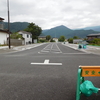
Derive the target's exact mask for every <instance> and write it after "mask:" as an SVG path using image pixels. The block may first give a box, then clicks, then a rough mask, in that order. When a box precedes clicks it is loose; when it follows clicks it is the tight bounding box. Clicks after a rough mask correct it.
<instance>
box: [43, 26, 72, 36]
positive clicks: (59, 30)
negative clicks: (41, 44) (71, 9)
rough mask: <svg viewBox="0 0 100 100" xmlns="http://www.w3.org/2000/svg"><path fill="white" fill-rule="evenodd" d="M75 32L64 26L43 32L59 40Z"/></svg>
mask: <svg viewBox="0 0 100 100" xmlns="http://www.w3.org/2000/svg"><path fill="white" fill-rule="evenodd" d="M72 31H73V30H71V29H69V28H67V27H66V26H64V25H61V26H57V27H54V28H51V29H49V30H47V31H43V34H44V35H51V36H52V37H56V38H59V37H60V36H61V35H63V36H66V35H67V34H69V33H71V32H72Z"/></svg>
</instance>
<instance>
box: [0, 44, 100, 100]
mask: <svg viewBox="0 0 100 100" xmlns="http://www.w3.org/2000/svg"><path fill="white" fill-rule="evenodd" d="M79 65H100V56H99V55H95V54H90V53H85V52H81V51H78V50H74V49H71V48H69V47H67V46H64V45H62V44H61V43H47V44H44V45H41V46H38V47H36V48H33V49H28V50H25V51H20V52H13V53H8V54H7V53H6V54H0V100H75V98H76V82H77V70H78V67H79ZM85 79H86V80H87V79H88V80H90V81H92V82H93V83H94V85H95V86H96V87H100V84H99V83H100V77H88V78H85ZM99 99H100V94H97V95H95V94H93V95H92V96H91V97H88V98H87V97H85V96H84V95H82V96H81V100H99Z"/></svg>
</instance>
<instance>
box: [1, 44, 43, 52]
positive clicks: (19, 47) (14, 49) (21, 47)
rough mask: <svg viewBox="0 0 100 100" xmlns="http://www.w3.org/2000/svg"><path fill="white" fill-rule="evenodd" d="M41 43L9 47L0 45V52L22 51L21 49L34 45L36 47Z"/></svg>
mask: <svg viewBox="0 0 100 100" xmlns="http://www.w3.org/2000/svg"><path fill="white" fill-rule="evenodd" d="M43 44H44V43H37V44H30V45H23V46H11V49H9V47H8V46H0V54H3V53H9V52H17V51H23V50H27V49H31V48H34V47H37V46H40V45H43Z"/></svg>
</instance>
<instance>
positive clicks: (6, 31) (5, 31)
mask: <svg viewBox="0 0 100 100" xmlns="http://www.w3.org/2000/svg"><path fill="white" fill-rule="evenodd" d="M0 32H4V33H8V30H1V29H0Z"/></svg>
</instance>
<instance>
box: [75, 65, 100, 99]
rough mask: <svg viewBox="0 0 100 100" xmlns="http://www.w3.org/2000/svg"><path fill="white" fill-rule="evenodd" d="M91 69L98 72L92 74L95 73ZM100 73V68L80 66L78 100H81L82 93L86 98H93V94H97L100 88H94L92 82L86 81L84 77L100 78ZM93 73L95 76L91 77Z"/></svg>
mask: <svg viewBox="0 0 100 100" xmlns="http://www.w3.org/2000/svg"><path fill="white" fill-rule="evenodd" d="M95 68H96V69H95ZM91 69H94V70H95V71H96V72H95V73H92V72H93V71H92V70H91ZM87 72H88V73H87ZM99 72H100V66H95V67H94V66H79V69H78V74H77V90H76V100H80V97H81V94H82V93H83V94H84V95H86V96H91V95H92V94H93V93H97V92H98V91H99V90H100V89H99V88H96V87H94V85H93V83H92V82H91V81H88V80H86V81H85V80H84V77H93V76H94V77H95V76H100V74H99ZM91 73H92V74H93V75H91Z"/></svg>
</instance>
